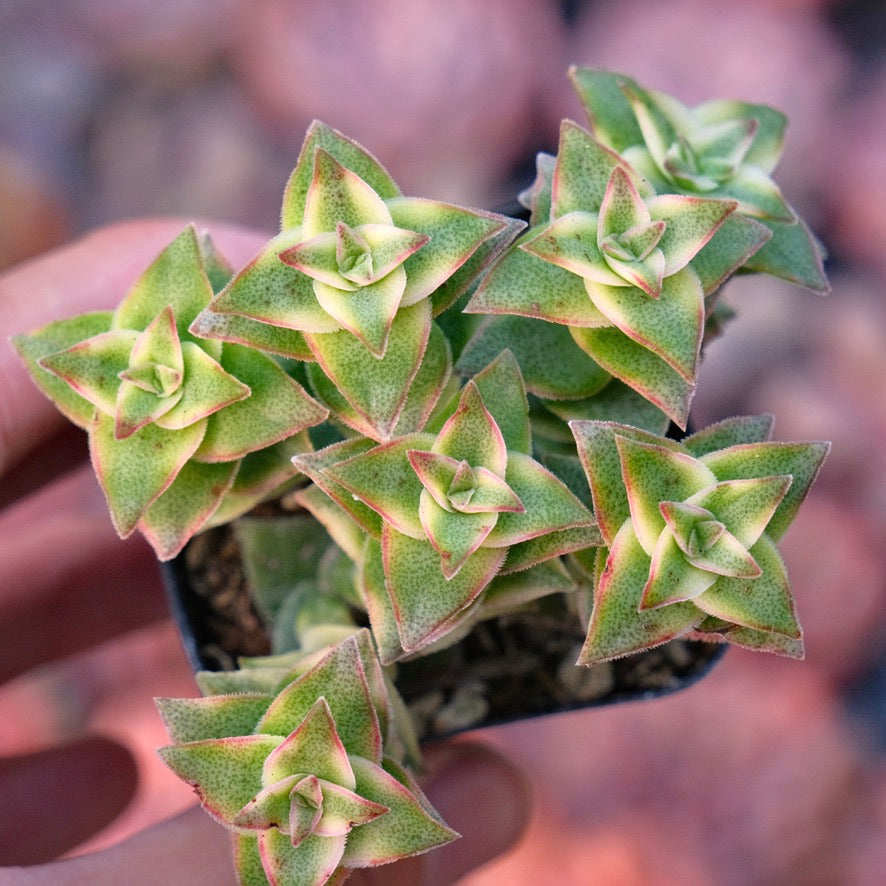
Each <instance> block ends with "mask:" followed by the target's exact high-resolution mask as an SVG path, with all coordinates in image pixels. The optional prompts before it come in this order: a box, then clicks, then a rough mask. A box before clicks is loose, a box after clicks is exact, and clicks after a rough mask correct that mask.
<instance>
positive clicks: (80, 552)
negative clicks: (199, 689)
mask: <svg viewBox="0 0 886 886" xmlns="http://www.w3.org/2000/svg"><path fill="white" fill-rule="evenodd" d="M0 563H2V564H3V569H2V570H0V682H2V681H3V680H7V679H9V678H10V677H13V676H15V675H16V674H19V673H22V672H24V671H26V670H28V669H29V668H32V667H34V666H35V665H37V664H40V663H42V662H44V661H49V660H51V659H54V658H58V657H61V656H63V655H68V654H70V653H73V652H76V651H78V650H80V649H84V648H87V647H89V646H92V645H94V644H96V643H99V642H102V641H104V640H107V639H109V638H111V637H113V636H116V635H117V634H120V633H124V632H125V631H128V630H131V629H133V628H136V627H140V626H142V625H144V624H147V623H149V622H151V621H156V620H157V619H160V618H164V617H166V615H167V609H166V604H165V599H164V596H163V592H162V584H161V581H160V577H159V573H158V569H157V564H156V559H155V557H154V555H153V554H152V552H151V550H150V548H149V547H148V546H147V544H145V542H144V541H143V540H142V539H141V538H140V537H139V538H136V537H134V538H131V539H129V540H127V541H125V542H121V541H120V539H119V538H118V537H117V535H116V533H115V532H114V530H113V528H112V526H111V522H110V520H109V518H108V515H107V513H106V508H105V504H104V498H103V496H102V495H101V492H100V491H99V489H98V486H97V483H96V481H95V478H94V477H93V476H92V473H91V470H90V469H89V467H88V466H83V467H82V468H80V469H78V470H77V471H74V472H72V473H71V474H69V475H67V476H66V477H64V478H62V479H61V480H58V481H56V482H55V483H53V484H51V485H50V486H49V487H47V488H45V489H41V490H40V492H39V493H37V494H36V495H33V496H30V497H29V498H28V499H26V500H24V501H22V502H20V503H18V504H16V505H14V506H13V507H10V508H7V509H6V510H5V511H3V512H2V513H0Z"/></svg>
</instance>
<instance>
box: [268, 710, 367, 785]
mask: <svg viewBox="0 0 886 886" xmlns="http://www.w3.org/2000/svg"><path fill="white" fill-rule="evenodd" d="M269 713H270V712H269ZM271 716H272V717H273V714H271ZM259 728H261V729H266V728H267V717H264V718H262V720H261V721H260V724H259ZM299 772H309V773H311V775H314V776H316V777H317V778H321V779H323V780H325V781H329V782H331V783H332V784H337V785H341V786H343V787H346V788H349V789H351V790H353V789H354V787H355V786H356V784H357V782H356V779H355V778H354V772H353V770H352V769H351V764H350V761H349V759H348V753H347V751H346V750H345V747H344V745H343V744H342V742H341V739H340V738H339V735H338V731H337V729H336V723H335V720H334V719H333V716H332V711H331V710H330V708H329V703H328V702H327V700H326V698H325V697H323V696H321V697H319V698H317V700H316V701H315V702H314V703H313V704H312V705H311V706H310V708H309V709H308V711H307V713H306V714H305V715H304V719H303V720H302V721H301V722H300V723H299V724H298V726H297V727H296V728H295V729H294V730H293V731H292V732H291V733H289V735H288V736H287V737H286V739H284V740H283V741H282V742H280V744H278V745H277V746H276V747H275V748H274V749H273V750H272V751H271V753H269V754H268V756H267V759H266V760H265V762H264V766H263V768H262V784H263V785H265V787H267V786H270V785H273V784H275V783H277V782H279V781H281V780H283V779H285V778H287V777H288V776H290V775H292V774H293V773H299Z"/></svg>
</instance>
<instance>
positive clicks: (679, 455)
mask: <svg viewBox="0 0 886 886" xmlns="http://www.w3.org/2000/svg"><path fill="white" fill-rule="evenodd" d="M615 445H616V446H617V447H618V453H619V456H620V458H621V470H622V477H623V479H624V484H625V490H626V491H627V496H628V505H629V507H630V512H631V522H632V523H633V526H634V531H635V532H636V534H637V538H638V539H639V541H640V544H641V545H642V546H643V549H644V550H645V551H646V553H647V555H649V556H650V557H651V556H652V552H653V551H654V550H655V546H656V543H657V541H658V537H659V535H660V534H661V531H662V530H663V529H664V527H665V518H664V516H663V515H662V512H661V510H660V508H659V503H660V502H663V501H677V502H681V501H685V500H686V499H688V498H689V497H690V496H691V495H693V494H694V493H696V492H698V491H699V490H700V489H704V488H705V487H707V486H710V485H712V484H713V483H715V482H716V480H717V478H716V477H715V476H714V475H713V473H711V471H710V470H709V469H708V468H707V467H705V465H704V464H702V462H700V461H698V460H697V459H694V458H692V456H690V455H686V454H684V453H683V452H680V451H675V450H673V449H670V448H666V447H664V446H660V445H658V444H651V443H645V442H641V441H639V440H635V439H632V438H630V437H621V436H617V437H616V439H615Z"/></svg>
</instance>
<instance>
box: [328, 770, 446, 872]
mask: <svg viewBox="0 0 886 886" xmlns="http://www.w3.org/2000/svg"><path fill="white" fill-rule="evenodd" d="M353 766H354V774H355V775H356V776H357V792H358V793H359V794H360V796H362V797H366V798H367V799H369V800H372V801H374V802H376V803H379V804H381V805H383V806H386V807H387V808H388V810H389V811H388V812H387V813H386V814H385V815H381V816H379V817H378V818H376V819H373V820H372V821H370V822H368V823H367V824H364V825H360V826H359V827H356V828H354V829H353V830H352V831H351V833H350V834H349V835H348V842H347V845H346V847H345V852H344V855H343V857H342V863H343V864H344V865H347V866H348V867H368V866H373V865H380V864H387V863H388V862H392V861H396V860H397V859H400V858H407V857H408V856H410V855H417V854H418V853H420V852H426V851H427V850H429V849H433V848H434V847H435V846H442V845H444V844H446V843H449V842H451V841H452V840H454V839H455V838H456V837H458V834H457V833H456V832H455V831H453V830H452V828H450V827H448V826H447V825H446V824H444V823H443V821H442V819H441V818H440V816H439V814H438V813H437V812H436V811H435V810H434V809H433V807H432V806H431V804H430V803H429V802H428V800H427V799H426V797H425V796H424V794H423V793H422V791H421V788H419V786H418V784H417V783H416V782H415V781H414V779H411V778H410V777H409V776H408V774H407V773H406V772H405V771H404V770H402V769H401V768H400V767H398V766H396V764H395V763H394V762H393V761H389V760H386V761H385V767H386V768H390V769H392V770H393V772H394V774H391V773H390V772H387V771H385V769H382V768H381V767H379V766H375V765H373V764H372V763H370V762H369V761H367V760H359V759H355V760H353Z"/></svg>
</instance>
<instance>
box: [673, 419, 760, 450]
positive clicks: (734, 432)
mask: <svg viewBox="0 0 886 886" xmlns="http://www.w3.org/2000/svg"><path fill="white" fill-rule="evenodd" d="M774 424H775V419H774V417H773V416H772V415H769V414H764V415H739V416H734V417H733V418H727V419H723V420H722V421H718V422H715V423H714V424H712V425H708V426H707V427H706V428H702V429H701V430H699V431H696V432H695V433H694V434H690V435H689V436H688V437H684V438H683V440H682V441H681V442H682V445H683V446H685V447H686V449H688V450H689V452H690V453H691V454H692V455H694V456H695V457H696V458H700V457H701V456H703V455H707V453H709V452H715V451H716V450H717V449H726V448H727V447H728V446H737V445H739V444H742V443H764V442H765V441H767V440H768V439H769V438H770V437H771V436H772V428H773V426H774Z"/></svg>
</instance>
